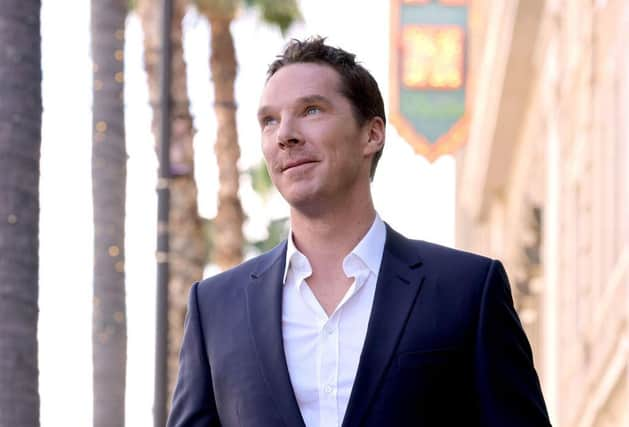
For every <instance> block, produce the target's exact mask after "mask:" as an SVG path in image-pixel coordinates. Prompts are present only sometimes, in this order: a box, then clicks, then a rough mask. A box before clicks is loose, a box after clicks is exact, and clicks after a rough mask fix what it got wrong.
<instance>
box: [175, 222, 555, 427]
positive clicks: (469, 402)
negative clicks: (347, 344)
mask: <svg viewBox="0 0 629 427" xmlns="http://www.w3.org/2000/svg"><path fill="white" fill-rule="evenodd" d="M285 258H286V242H284V243H282V244H280V245H279V246H277V247H276V248H274V249H273V250H271V251H270V252H268V253H266V254H263V255H261V256H259V257H257V258H254V259H252V260H250V261H248V262H245V263H243V264H241V265H240V266H238V267H236V268H234V269H231V270H229V271H226V272H224V273H221V274H219V275H217V276H214V277H212V278H210V279H206V280H204V281H203V282H200V283H197V284H195V285H194V286H193V287H192V290H191V291H190V301H189V306H188V315H187V318H186V326H185V334H184V339H183V344H182V348H181V355H180V367H179V377H178V381H177V386H176V389H175V392H174V397H173V403H172V410H171V413H170V418H169V420H168V426H170V427H175V426H177V427H200V426H219V425H222V426H227V427H231V426H234V427H235V426H246V427H254V426H257V427H275V426H286V427H293V426H294V427H303V426H304V422H303V419H302V417H301V414H300V411H299V406H298V404H297V401H296V399H295V396H294V393H293V390H292V386H291V382H290V378H289V373H288V370H287V367H286V359H285V356H284V349H283V344H282V329H281V303H282V278H283V277H282V276H283V273H284V264H285ZM549 425H550V423H549V421H548V415H547V413H546V408H545V405H544V400H543V397H542V393H541V390H540V385H539V381H538V378H537V374H536V372H535V369H534V367H533V358H532V354H531V348H530V346H529V343H528V341H527V338H526V335H525V334H524V331H523V329H522V326H521V324H520V321H519V319H518V316H517V314H516V312H515V310H514V308H513V301H512V297H511V292H510V288H509V283H508V280H507V276H506V274H505V271H504V269H503V267H502V265H501V264H500V262H498V261H493V260H490V259H488V258H484V257H481V256H478V255H473V254H469V253H465V252H461V251H457V250H454V249H449V248H445V247H442V246H438V245H434V244H430V243H426V242H422V241H415V240H409V239H407V238H405V237H403V236H402V235H400V234H398V233H397V232H395V231H393V230H392V229H391V228H390V227H388V226H387V237H386V243H385V247H384V255H383V259H382V265H381V267H380V273H379V276H378V282H377V285H376V293H375V299H374V303H373V309H372V312H371V317H370V320H369V325H368V330H367V336H366V338H365V344H364V348H363V351H362V354H361V356H360V361H359V366H358V372H357V374H356V379H355V382H354V387H353V389H352V393H351V396H350V400H349V404H348V407H347V412H346V414H345V418H344V420H343V426H344V427H350V426H373V427H383V426H396V427H397V426H418V427H421V426H423V427H429V426H439V427H443V426H457V427H462V426H466V427H467V426H492V427H494V426H495V427H519V426H522V427H524V426H526V427H542V426H549Z"/></svg>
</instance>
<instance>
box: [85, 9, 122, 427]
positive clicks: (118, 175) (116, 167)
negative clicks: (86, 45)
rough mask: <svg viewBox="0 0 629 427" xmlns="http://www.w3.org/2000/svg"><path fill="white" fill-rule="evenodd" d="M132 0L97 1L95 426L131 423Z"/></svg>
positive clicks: (94, 42)
mask: <svg viewBox="0 0 629 427" xmlns="http://www.w3.org/2000/svg"><path fill="white" fill-rule="evenodd" d="M126 15H127V1H126V0H109V1H104V0H92V3H91V36H92V59H93V72H94V74H93V132H94V133H93V139H92V194H93V207H94V299H93V303H94V305H93V324H92V349H93V361H94V370H93V380H94V383H93V387H94V401H93V405H94V426H95V427H106V426H112V427H113V426H117V427H122V426H124V421H125V420H124V409H125V376H126V360H127V327H126V314H125V313H126V307H125V274H124V233H125V227H124V225H125V224H124V222H125V196H126V177H127V154H126V149H125V126H124V99H123V95H124V93H123V72H124V64H123V50H124V28H125V17H126Z"/></svg>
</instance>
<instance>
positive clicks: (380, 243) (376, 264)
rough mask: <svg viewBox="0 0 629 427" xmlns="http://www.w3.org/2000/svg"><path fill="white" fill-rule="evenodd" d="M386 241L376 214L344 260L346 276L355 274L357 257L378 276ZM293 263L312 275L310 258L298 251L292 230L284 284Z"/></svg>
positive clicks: (382, 226) (384, 231)
mask: <svg viewBox="0 0 629 427" xmlns="http://www.w3.org/2000/svg"><path fill="white" fill-rule="evenodd" d="M385 240H386V227H385V225H384V222H383V221H382V219H380V216H379V215H378V214H377V213H376V217H375V219H374V221H373V224H371V227H370V228H369V230H368V231H367V233H366V234H365V235H364V236H363V238H362V239H361V241H360V242H358V244H357V245H356V246H355V247H354V249H352V250H351V251H350V253H349V254H347V256H346V257H345V259H344V260H343V268H344V270H345V272H346V274H349V273H354V271H355V269H356V267H355V266H354V265H352V264H353V263H352V258H354V259H355V258H356V257H357V258H358V259H359V260H360V261H362V263H363V264H364V265H365V266H366V267H367V268H368V269H369V270H370V271H371V272H372V273H374V274H375V275H378V272H379V270H380V263H381V262H382V255H383V253H384V243H385ZM291 263H292V264H293V266H294V268H296V269H298V270H300V271H301V270H308V271H310V273H311V270H310V263H309V262H308V258H306V256H305V255H304V254H302V253H301V252H300V251H299V249H297V247H296V246H295V243H294V242H293V233H292V230H289V233H288V242H287V245H286V263H285V265H284V277H283V283H286V276H287V275H288V270H289V268H290V267H291ZM348 270H349V271H348ZM308 275H309V274H308Z"/></svg>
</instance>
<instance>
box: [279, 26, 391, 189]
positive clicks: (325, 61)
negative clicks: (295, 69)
mask: <svg viewBox="0 0 629 427" xmlns="http://www.w3.org/2000/svg"><path fill="white" fill-rule="evenodd" d="M355 58H356V55H354V54H353V53H349V52H347V51H345V50H343V49H340V48H336V47H332V46H328V45H326V44H325V38H324V37H320V36H316V37H310V38H307V39H305V40H303V41H301V40H297V39H293V40H291V41H290V42H289V43H288V45H286V48H285V49H284V51H283V52H282V53H281V54H280V55H278V56H277V58H276V59H275V61H273V63H272V64H271V65H270V66H269V69H268V71H267V80H268V79H270V78H271V76H273V74H275V73H276V72H277V70H279V69H280V68H282V67H283V66H285V65H289V64H297V63H308V62H311V63H316V64H322V65H328V66H330V67H332V68H333V69H334V70H336V72H338V73H339V75H340V77H341V88H340V91H341V93H342V94H343V96H345V97H346V98H347V99H348V100H349V101H350V103H351V104H352V110H353V112H354V117H355V118H356V121H357V122H358V124H359V125H361V126H362V125H363V124H364V123H365V122H366V121H367V120H370V119H372V118H374V117H380V118H381V119H382V121H383V122H384V124H385V125H386V122H387V119H386V116H385V114H384V102H383V101H382V94H381V93H380V89H379V88H378V83H377V82H376V80H375V79H374V78H373V76H372V75H371V74H370V73H369V71H367V70H366V69H365V67H363V66H362V65H360V64H359V63H357V62H356V61H355ZM381 156H382V149H380V150H379V151H378V152H377V153H376V154H374V156H373V160H372V162H371V171H370V177H371V179H373V176H374V174H375V172H376V166H377V165H378V161H379V160H380V157H381Z"/></svg>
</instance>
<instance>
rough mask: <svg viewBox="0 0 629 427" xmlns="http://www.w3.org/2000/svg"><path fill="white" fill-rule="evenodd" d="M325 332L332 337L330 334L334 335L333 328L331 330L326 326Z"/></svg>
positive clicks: (330, 327)
mask: <svg viewBox="0 0 629 427" xmlns="http://www.w3.org/2000/svg"><path fill="white" fill-rule="evenodd" d="M325 332H326V333H327V334H328V335H332V334H333V333H334V328H333V327H332V326H326V327H325Z"/></svg>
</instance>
